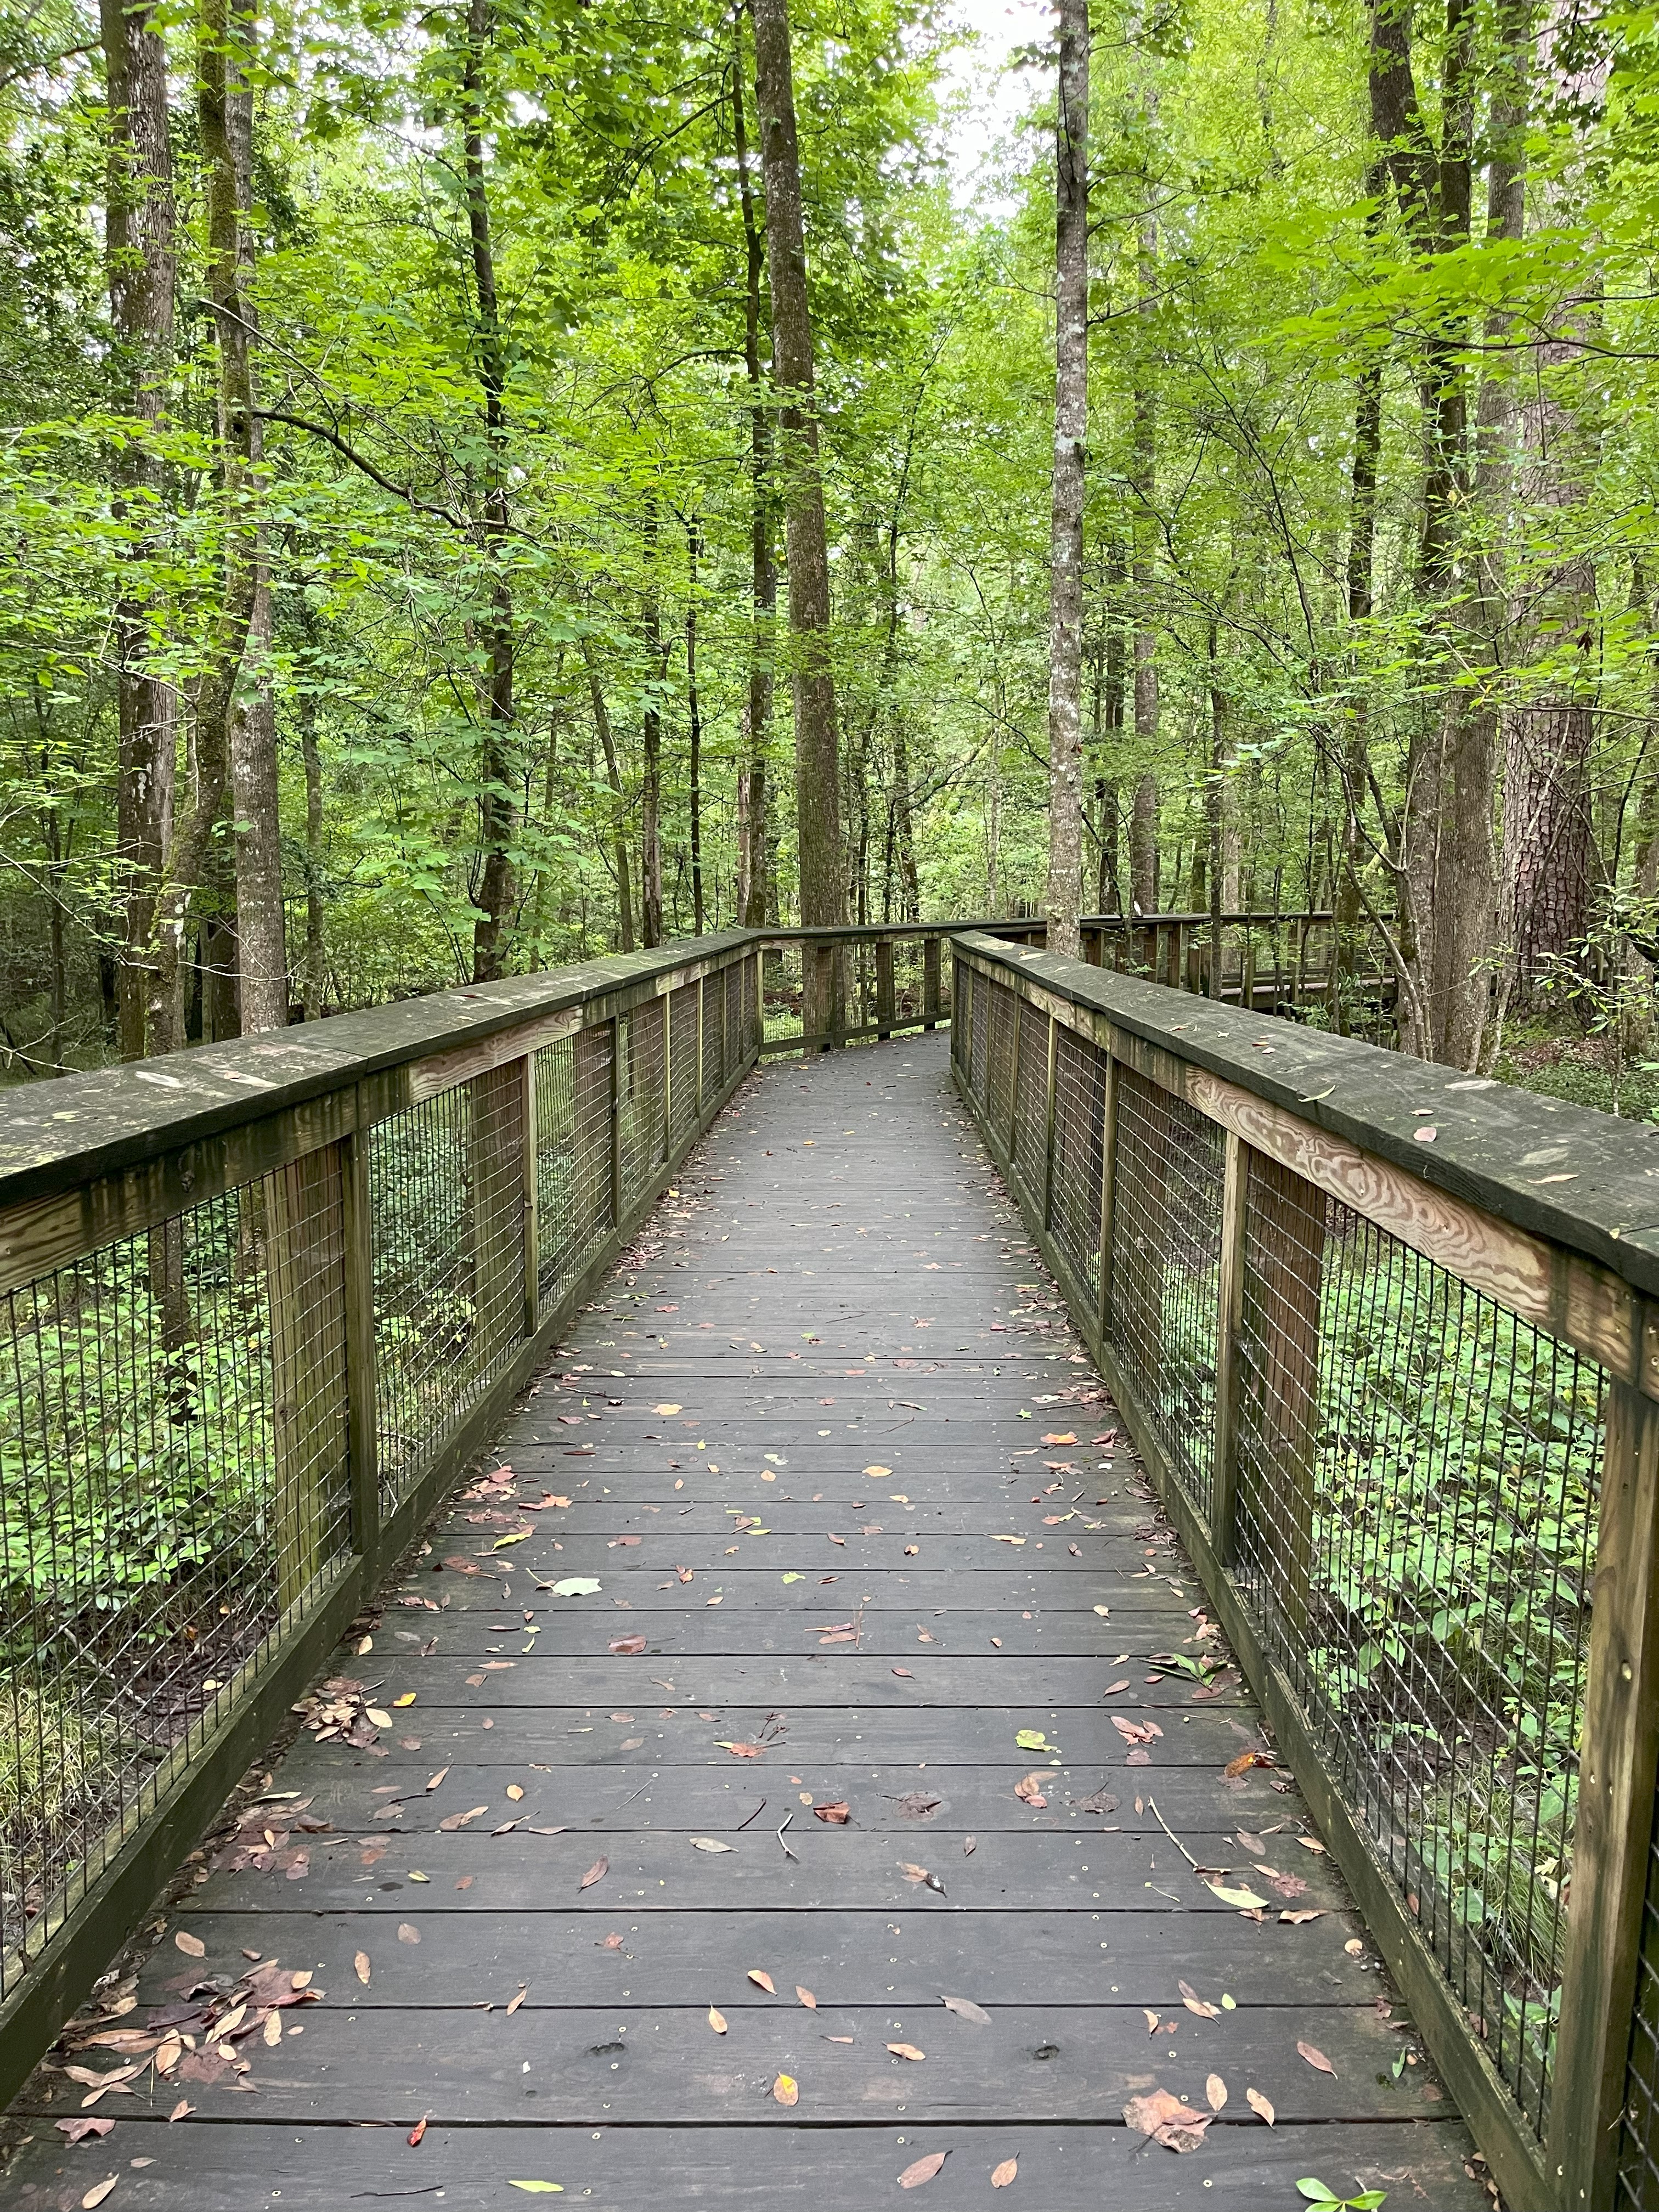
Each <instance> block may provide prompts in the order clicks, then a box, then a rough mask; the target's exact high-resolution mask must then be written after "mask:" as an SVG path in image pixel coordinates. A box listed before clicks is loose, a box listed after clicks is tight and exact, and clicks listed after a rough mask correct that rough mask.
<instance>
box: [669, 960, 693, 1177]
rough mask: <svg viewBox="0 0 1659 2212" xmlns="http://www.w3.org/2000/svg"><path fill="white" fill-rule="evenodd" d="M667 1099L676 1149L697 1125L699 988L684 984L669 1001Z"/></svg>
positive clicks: (691, 984) (672, 1136)
mask: <svg viewBox="0 0 1659 2212" xmlns="http://www.w3.org/2000/svg"><path fill="white" fill-rule="evenodd" d="M668 1051H669V1058H670V1062H671V1065H670V1068H669V1079H668V1096H669V1103H670V1109H671V1121H672V1128H671V1140H672V1143H673V1146H674V1148H675V1150H676V1151H677V1152H678V1149H679V1147H680V1146H682V1145H683V1144H684V1142H685V1140H686V1139H687V1138H688V1137H689V1136H690V1134H691V1132H692V1131H693V1130H694V1129H695V1128H696V1126H697V987H696V984H695V983H682V984H681V985H680V987H679V988H678V990H677V991H676V992H675V993H674V994H673V996H672V997H671V999H670V1000H669V1002H668Z"/></svg>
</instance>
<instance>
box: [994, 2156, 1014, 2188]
mask: <svg viewBox="0 0 1659 2212" xmlns="http://www.w3.org/2000/svg"><path fill="white" fill-rule="evenodd" d="M1018 2172H1019V2160H1018V2159H1017V2158H1005V2159H1004V2160H1003V2161H1002V2163H1001V2165H1000V2166H993V2167H992V2168H991V2186H992V2188H993V2189H1006V2188H1007V2186H1008V2185H1009V2183H1010V2182H1011V2181H1012V2179H1013V2178H1014V2176H1015V2175H1016V2174H1017V2173H1018Z"/></svg>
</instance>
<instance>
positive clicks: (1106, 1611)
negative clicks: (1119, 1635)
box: [1095, 1605, 1112, 1620]
mask: <svg viewBox="0 0 1659 2212" xmlns="http://www.w3.org/2000/svg"><path fill="white" fill-rule="evenodd" d="M1095 1611H1096V1612H1097V1613H1098V1614H1099V1615H1100V1617H1101V1619H1102V1620H1110V1619H1111V1617H1112V1608H1111V1607H1110V1606H1109V1605H1097V1607H1095Z"/></svg>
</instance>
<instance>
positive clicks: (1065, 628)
mask: <svg viewBox="0 0 1659 2212" xmlns="http://www.w3.org/2000/svg"><path fill="white" fill-rule="evenodd" d="M1088 427H1089V0H1060V97H1059V107H1058V112H1057V115H1056V119H1055V124H1054V477H1053V511H1052V517H1051V522H1050V532H1049V541H1048V542H1049V552H1048V950H1049V951H1051V952H1057V953H1060V955H1062V956H1063V957H1066V958H1067V959H1072V960H1075V959H1076V958H1078V957H1079V952H1080V951H1081V945H1080V944H1079V938H1078V915H1079V908H1080V903H1081V898H1082V882H1083V489H1084V485H1083V477H1084V459H1085V439H1086V436H1087V433H1088Z"/></svg>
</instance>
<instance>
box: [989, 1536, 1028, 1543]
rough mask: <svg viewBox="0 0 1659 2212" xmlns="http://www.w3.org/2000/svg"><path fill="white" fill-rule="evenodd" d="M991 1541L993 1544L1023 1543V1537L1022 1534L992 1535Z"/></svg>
mask: <svg viewBox="0 0 1659 2212" xmlns="http://www.w3.org/2000/svg"><path fill="white" fill-rule="evenodd" d="M991 1541H992V1542H993V1543H994V1544H1023V1543H1024V1541H1025V1539H1024V1536H993V1537H992V1539H991Z"/></svg>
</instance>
